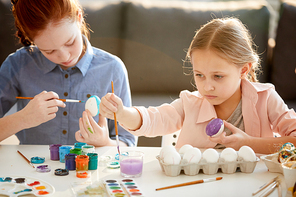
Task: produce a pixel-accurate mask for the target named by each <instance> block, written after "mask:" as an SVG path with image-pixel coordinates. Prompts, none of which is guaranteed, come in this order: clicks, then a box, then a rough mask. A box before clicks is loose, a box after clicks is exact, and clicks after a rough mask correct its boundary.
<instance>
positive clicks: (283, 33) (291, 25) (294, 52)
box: [272, 2, 296, 100]
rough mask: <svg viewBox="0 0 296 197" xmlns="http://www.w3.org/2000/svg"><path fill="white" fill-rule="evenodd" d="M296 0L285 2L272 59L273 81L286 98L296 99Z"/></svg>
mask: <svg viewBox="0 0 296 197" xmlns="http://www.w3.org/2000/svg"><path fill="white" fill-rule="evenodd" d="M295 69H296V2H295V3H294V5H293V4H288V3H283V4H282V12H281V16H280V20H279V24H278V29H277V36H276V45H275V48H274V56H273V61H272V83H273V84H274V85H275V87H276V90H277V92H278V93H279V94H280V95H281V97H282V98H283V99H284V100H291V99H296V74H295Z"/></svg>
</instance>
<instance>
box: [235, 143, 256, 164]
mask: <svg viewBox="0 0 296 197" xmlns="http://www.w3.org/2000/svg"><path fill="white" fill-rule="evenodd" d="M238 156H239V157H241V158H243V160H244V161H256V154H255V152H254V151H253V149H252V148H250V147H249V146H242V147H241V148H240V149H239V150H238Z"/></svg>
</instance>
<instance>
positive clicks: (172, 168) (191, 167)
mask: <svg viewBox="0 0 296 197" xmlns="http://www.w3.org/2000/svg"><path fill="white" fill-rule="evenodd" d="M156 159H157V160H158V161H159V164H160V167H161V169H162V171H163V172H164V173H165V175H167V176H178V175H179V174H180V173H181V171H182V170H183V171H184V174H186V175H189V176H194V175H197V174H198V173H199V172H200V171H201V170H202V172H203V173H204V174H207V175H212V174H216V173H217V172H218V170H219V169H221V171H222V172H223V173H225V174H232V173H235V172H236V171H237V168H240V171H241V172H244V173H252V172H253V171H254V169H255V167H256V164H257V162H258V161H259V160H260V159H259V158H258V157H256V161H244V160H243V159H242V158H241V157H238V159H237V161H234V162H225V160H224V159H223V158H219V160H218V162H217V163H207V162H206V160H205V159H201V160H200V162H199V163H197V164H196V163H185V162H184V161H183V160H181V163H180V164H166V163H164V162H163V160H162V159H160V156H159V155H157V156H156Z"/></svg>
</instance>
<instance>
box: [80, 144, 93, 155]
mask: <svg viewBox="0 0 296 197" xmlns="http://www.w3.org/2000/svg"><path fill="white" fill-rule="evenodd" d="M81 149H82V154H83V155H87V153H94V152H95V147H94V146H92V145H83V146H82V147H81Z"/></svg>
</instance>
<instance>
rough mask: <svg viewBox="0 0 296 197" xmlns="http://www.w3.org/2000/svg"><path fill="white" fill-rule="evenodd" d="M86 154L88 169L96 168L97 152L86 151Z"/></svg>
mask: <svg viewBox="0 0 296 197" xmlns="http://www.w3.org/2000/svg"><path fill="white" fill-rule="evenodd" d="M87 156H88V157H89V162H88V169H89V170H96V169H98V153H87Z"/></svg>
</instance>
